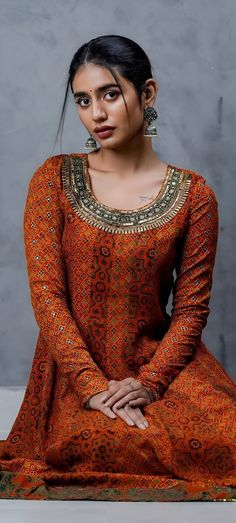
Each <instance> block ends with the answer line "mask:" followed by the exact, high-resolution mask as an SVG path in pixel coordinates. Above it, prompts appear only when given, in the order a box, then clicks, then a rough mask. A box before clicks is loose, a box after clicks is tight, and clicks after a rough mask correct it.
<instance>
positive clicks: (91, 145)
mask: <svg viewBox="0 0 236 523" xmlns="http://www.w3.org/2000/svg"><path fill="white" fill-rule="evenodd" d="M84 149H91V150H92V151H95V149H97V142H96V140H95V139H94V137H93V136H92V135H90V137H89V138H88V139H87V141H86V144H85V146H84Z"/></svg>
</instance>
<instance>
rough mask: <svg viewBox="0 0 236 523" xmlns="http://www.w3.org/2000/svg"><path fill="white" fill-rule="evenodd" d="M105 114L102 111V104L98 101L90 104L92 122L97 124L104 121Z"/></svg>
mask: <svg viewBox="0 0 236 523" xmlns="http://www.w3.org/2000/svg"><path fill="white" fill-rule="evenodd" d="M106 118H107V114H106V111H105V109H104V106H103V104H102V103H101V102H100V101H93V102H92V119H93V120H94V122H98V121H100V120H106Z"/></svg>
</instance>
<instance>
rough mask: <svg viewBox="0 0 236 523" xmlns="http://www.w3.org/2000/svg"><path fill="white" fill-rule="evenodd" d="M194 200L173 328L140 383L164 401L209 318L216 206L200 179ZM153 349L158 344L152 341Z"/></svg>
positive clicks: (176, 288) (142, 370)
mask: <svg viewBox="0 0 236 523" xmlns="http://www.w3.org/2000/svg"><path fill="white" fill-rule="evenodd" d="M199 178H200V180H198V181H197V183H196V184H195V187H194V190H193V194H192V196H191V200H190V210H189V213H190V214H189V220H188V224H187V227H186V230H185V233H184V237H183V242H182V246H181V252H180V253H179V256H178V260H177V263H176V267H175V269H176V274H177V277H176V280H175V283H174V287H173V304H172V311H171V323H170V326H169V329H168V331H167V332H166V334H165V335H164V337H163V339H162V340H161V341H160V342H159V345H158V347H157V349H156V351H155V353H154V356H153V357H152V359H151V360H150V362H149V363H147V364H145V365H143V366H142V367H140V369H139V374H138V376H137V379H138V380H139V381H140V382H141V383H142V384H143V385H144V386H145V387H147V388H149V389H150V390H151V392H152V394H153V395H154V398H155V399H160V398H161V397H162V395H163V394H164V392H165V391H166V389H167V388H168V386H169V384H170V383H171V382H172V381H173V380H174V378H175V377H176V376H177V374H178V373H179V372H180V371H181V370H182V369H183V368H184V367H185V366H186V365H187V364H188V363H189V362H190V361H191V359H192V358H193V356H194V353H195V351H196V348H197V346H198V344H199V342H200V340H201V333H202V329H203V328H204V326H205V325H206V323H207V317H208V314H209V307H208V304H209V300H210V291H211V287H212V273H213V268H214V263H215V254H216V245H217V237H218V204H217V200H216V197H215V194H214V192H213V190H212V189H211V188H210V187H209V186H207V185H205V183H204V182H205V180H204V178H203V177H200V176H199ZM153 343H156V342H155V341H153Z"/></svg>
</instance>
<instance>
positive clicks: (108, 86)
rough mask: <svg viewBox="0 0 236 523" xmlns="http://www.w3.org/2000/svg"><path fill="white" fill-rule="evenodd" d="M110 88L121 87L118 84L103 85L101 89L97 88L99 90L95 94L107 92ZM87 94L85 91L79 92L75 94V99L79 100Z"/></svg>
mask: <svg viewBox="0 0 236 523" xmlns="http://www.w3.org/2000/svg"><path fill="white" fill-rule="evenodd" d="M110 87H118V88H119V89H120V87H119V85H118V84H114V83H113V84H105V85H101V86H100V87H97V89H95V92H96V93H102V92H103V91H105V90H106V89H109V88H110ZM85 94H88V93H86V92H85V91H77V92H76V93H74V97H75V98H77V97H78V96H84V95H85Z"/></svg>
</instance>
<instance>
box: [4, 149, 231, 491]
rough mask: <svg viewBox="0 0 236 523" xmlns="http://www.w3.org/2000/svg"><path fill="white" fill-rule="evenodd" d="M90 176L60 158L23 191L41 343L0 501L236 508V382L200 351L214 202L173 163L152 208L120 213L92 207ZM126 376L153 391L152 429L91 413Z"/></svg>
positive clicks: (75, 157) (74, 160)
mask: <svg viewBox="0 0 236 523" xmlns="http://www.w3.org/2000/svg"><path fill="white" fill-rule="evenodd" d="M88 165H89V164H88V155H87V154H84V153H73V154H70V155H69V154H62V155H56V156H52V157H50V158H48V159H46V161H44V163H43V164H42V165H41V166H40V167H39V168H38V169H37V170H36V171H35V172H34V174H33V176H32V178H31V180H30V182H29V187H28V194H27V199H26V206H25V213H24V241H25V252H26V262H27V270H28V277H29V287H30V295H31V301H32V307H33V311H34V314H35V318H36V321H37V324H38V326H39V335H38V339H37V342H36V347H35V353H34V357H33V362H32V369H31V372H30V375H29V380H28V384H27V387H26V391H25V395H24V398H23V401H22V404H21V406H20V409H19V412H18V415H17V417H16V419H15V422H14V424H13V426H12V428H11V430H10V433H9V435H8V437H7V439H6V440H5V441H2V442H1V446H0V497H1V498H14V499H52V500H56V499H62V500H68V499H70V500H72V499H75V500H79V499H93V500H114V501H125V500H127V501H195V500H196V501H199V500H201V501H204V500H205V501H222V500H225V501H232V500H235V499H236V385H235V384H234V383H233V381H232V379H231V378H230V377H229V375H228V374H227V373H226V372H225V370H224V369H223V367H222V366H221V365H220V363H219V362H218V361H217V359H216V358H215V357H214V356H213V354H212V353H211V352H210V351H209V350H208V349H207V347H206V346H205V344H204V343H203V341H202V330H203V328H204V326H205V325H206V322H207V317H208V314H209V300H210V292H211V287H212V273H213V268H214V263H215V252H216V244H217V233H218V214H217V201H216V197H215V194H214V192H213V190H212V189H211V188H210V187H209V186H208V185H207V183H206V180H205V179H204V178H203V176H201V175H200V174H198V173H196V172H194V171H190V170H186V169H180V168H178V167H176V166H174V165H168V168H167V172H166V177H165V180H164V182H163V184H162V187H161V190H160V192H159V193H158V195H157V196H156V197H155V198H154V200H152V201H151V203H149V204H148V205H146V206H143V207H142V208H138V209H135V210H121V209H113V208H112V207H108V206H106V205H104V204H102V203H101V202H99V201H98V200H97V199H96V197H95V196H94V194H93V191H92V187H91V182H90V177H89V174H88ZM174 275H175V276H174ZM172 291H173V306H172V312H171V315H169V314H167V311H166V306H167V303H168V299H169V296H170V293H171V292H172ZM130 376H132V377H134V378H135V379H137V380H139V381H140V383H142V384H143V385H144V386H145V387H147V388H149V389H150V390H151V391H152V393H153V398H154V401H153V402H152V403H151V404H150V405H148V406H146V407H144V408H143V413H144V415H145V417H146V418H147V421H148V423H149V426H148V428H147V429H146V430H141V429H139V428H137V427H136V426H134V427H130V426H128V425H126V423H125V422H124V421H123V420H122V419H121V418H119V417H118V416H117V417H116V419H114V420H113V419H110V418H108V417H107V416H105V415H104V414H103V413H101V412H100V411H95V410H87V409H86V408H85V406H86V402H87V400H88V399H89V398H90V397H91V396H92V395H94V394H96V393H99V392H101V391H105V390H107V389H108V382H109V381H110V380H112V379H113V380H122V379H124V378H127V377H130Z"/></svg>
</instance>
